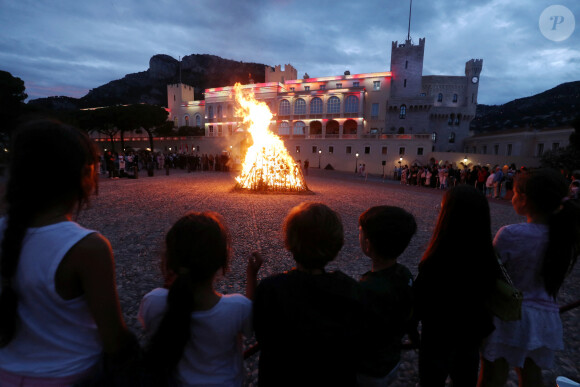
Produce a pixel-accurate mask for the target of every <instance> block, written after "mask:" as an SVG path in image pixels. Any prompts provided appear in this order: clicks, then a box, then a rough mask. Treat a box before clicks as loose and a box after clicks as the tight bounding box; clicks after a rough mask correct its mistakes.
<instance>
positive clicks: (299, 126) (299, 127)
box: [294, 121, 306, 136]
mask: <svg viewBox="0 0 580 387" xmlns="http://www.w3.org/2000/svg"><path fill="white" fill-rule="evenodd" d="M305 126H306V125H304V122H302V121H298V122H295V123H294V135H295V136H304V134H305V133H304V127H305Z"/></svg>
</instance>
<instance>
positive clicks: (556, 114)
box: [471, 81, 580, 133]
mask: <svg viewBox="0 0 580 387" xmlns="http://www.w3.org/2000/svg"><path fill="white" fill-rule="evenodd" d="M576 117H580V81H575V82H567V83H563V84H561V85H558V86H556V87H554V88H552V89H550V90H547V91H544V92H542V93H539V94H536V95H533V96H531V97H525V98H518V99H515V100H513V101H511V102H508V103H505V104H503V105H477V110H476V113H475V118H474V119H473V121H471V130H473V131H474V132H479V133H481V132H493V131H498V130H502V129H511V128H525V127H529V128H544V127H558V126H564V125H569V124H570V123H571V122H572V121H573V120H574V119H575V118H576Z"/></svg>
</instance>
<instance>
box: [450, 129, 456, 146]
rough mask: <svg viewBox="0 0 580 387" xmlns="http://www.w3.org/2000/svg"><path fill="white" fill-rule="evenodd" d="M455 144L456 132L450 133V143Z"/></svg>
mask: <svg viewBox="0 0 580 387" xmlns="http://www.w3.org/2000/svg"><path fill="white" fill-rule="evenodd" d="M454 142H455V132H451V133H449V143H450V144H453V143H454Z"/></svg>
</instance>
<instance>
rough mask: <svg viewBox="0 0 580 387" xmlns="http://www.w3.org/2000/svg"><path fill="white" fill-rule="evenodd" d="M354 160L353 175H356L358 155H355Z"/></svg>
mask: <svg viewBox="0 0 580 387" xmlns="http://www.w3.org/2000/svg"><path fill="white" fill-rule="evenodd" d="M355 156H356V159H355V160H354V173H356V171H357V168H356V167H357V166H358V153H356V154H355Z"/></svg>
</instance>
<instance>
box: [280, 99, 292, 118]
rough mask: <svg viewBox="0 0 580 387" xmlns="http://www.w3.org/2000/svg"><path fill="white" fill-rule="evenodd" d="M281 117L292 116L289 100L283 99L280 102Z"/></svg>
mask: <svg viewBox="0 0 580 387" xmlns="http://www.w3.org/2000/svg"><path fill="white" fill-rule="evenodd" d="M278 114H279V115H281V116H289V115H290V101H288V100H287V99H283V100H282V101H280V110H279V112H278Z"/></svg>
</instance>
